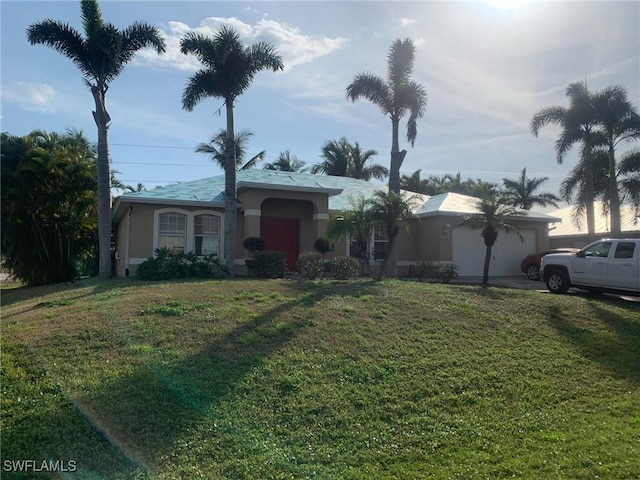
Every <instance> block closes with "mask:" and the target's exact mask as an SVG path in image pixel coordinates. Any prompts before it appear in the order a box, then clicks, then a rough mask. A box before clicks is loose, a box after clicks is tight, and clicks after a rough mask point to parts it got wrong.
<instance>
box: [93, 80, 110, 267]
mask: <svg viewBox="0 0 640 480" xmlns="http://www.w3.org/2000/svg"><path fill="white" fill-rule="evenodd" d="M91 93H92V94H93V99H94V101H95V104H96V110H95V112H93V119H94V120H95V122H96V125H97V127H98V174H97V184H98V258H99V264H98V265H99V266H98V275H99V276H100V277H101V278H109V277H110V276H111V175H110V171H109V170H110V168H109V141H108V130H109V121H110V120H111V118H110V117H109V114H108V113H107V110H106V99H105V94H104V91H101V90H100V89H99V88H97V87H95V86H92V87H91Z"/></svg>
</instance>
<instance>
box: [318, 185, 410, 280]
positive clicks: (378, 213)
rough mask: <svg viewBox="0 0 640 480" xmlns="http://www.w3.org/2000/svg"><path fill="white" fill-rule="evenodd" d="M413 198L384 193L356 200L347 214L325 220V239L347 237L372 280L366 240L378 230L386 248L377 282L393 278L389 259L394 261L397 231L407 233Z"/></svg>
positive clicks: (393, 264)
mask: <svg viewBox="0 0 640 480" xmlns="http://www.w3.org/2000/svg"><path fill="white" fill-rule="evenodd" d="M414 198H415V197H410V198H404V197H403V196H402V195H397V194H395V193H393V192H384V191H378V192H376V193H375V194H374V196H373V198H371V199H369V200H365V199H364V197H360V198H359V199H357V200H355V201H352V202H351V206H352V209H351V210H348V211H343V212H341V213H339V214H337V215H332V216H330V217H329V225H328V227H327V237H328V238H329V239H330V240H333V241H336V240H339V239H341V238H344V237H345V235H347V234H349V235H350V237H351V240H352V242H353V243H354V244H355V246H356V248H357V251H358V252H359V254H360V255H357V257H356V258H361V259H362V260H363V261H364V264H365V266H366V267H367V270H369V273H371V276H372V277H375V275H374V273H373V269H372V268H371V253H370V250H371V249H370V248H369V240H370V238H371V235H372V233H373V229H374V227H375V226H379V227H381V228H382V229H383V231H384V232H385V233H386V235H387V238H388V239H389V248H388V249H387V252H386V255H385V258H384V260H383V263H382V270H381V273H380V276H379V278H382V277H384V276H396V274H397V273H396V263H395V262H393V261H390V259H392V258H395V256H394V253H395V249H396V248H397V237H398V234H399V233H400V229H401V228H403V229H405V230H406V231H408V230H409V222H408V220H409V219H410V218H413V217H415V215H414V214H413V212H412V203H413V201H414Z"/></svg>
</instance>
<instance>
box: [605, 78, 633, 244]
mask: <svg viewBox="0 0 640 480" xmlns="http://www.w3.org/2000/svg"><path fill="white" fill-rule="evenodd" d="M594 105H595V110H596V114H597V116H598V123H599V126H600V131H599V132H598V133H599V138H598V139H597V140H596V141H597V142H599V143H602V144H603V145H604V146H605V147H606V148H607V150H608V160H609V174H608V178H609V210H610V212H611V235H612V236H614V237H619V236H620V233H621V224H620V198H619V193H618V179H617V166H616V153H615V150H616V147H617V146H618V145H619V144H620V143H621V142H624V141H632V140H637V139H638V138H640V115H638V113H637V112H636V111H635V108H634V107H633V105H632V104H631V102H630V101H629V98H628V95H627V90H626V89H625V88H624V87H622V86H620V85H615V86H610V87H607V88H605V89H604V90H602V91H600V92H597V93H596V95H595V98H594Z"/></svg>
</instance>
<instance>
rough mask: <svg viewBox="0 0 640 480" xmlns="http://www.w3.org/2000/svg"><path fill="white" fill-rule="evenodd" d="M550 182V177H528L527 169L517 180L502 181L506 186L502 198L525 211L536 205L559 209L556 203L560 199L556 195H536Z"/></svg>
mask: <svg viewBox="0 0 640 480" xmlns="http://www.w3.org/2000/svg"><path fill="white" fill-rule="evenodd" d="M548 180H549V177H533V178H529V177H527V169H526V167H525V168H523V169H522V173H521V174H520V177H519V178H518V179H517V180H512V179H510V178H503V179H502V184H503V186H504V188H503V192H502V196H503V197H504V198H505V199H506V201H507V202H508V203H509V204H510V205H512V206H514V207H519V208H522V209H523V210H531V208H532V207H533V206H534V205H540V206H542V207H546V206H547V205H553V206H554V207H556V208H558V204H557V203H556V202H559V201H560V199H559V198H558V197H557V196H556V195H554V194H553V193H548V192H544V193H536V191H537V190H538V189H539V188H540V186H541V185H542V184H543V183H545V182H547V181H548Z"/></svg>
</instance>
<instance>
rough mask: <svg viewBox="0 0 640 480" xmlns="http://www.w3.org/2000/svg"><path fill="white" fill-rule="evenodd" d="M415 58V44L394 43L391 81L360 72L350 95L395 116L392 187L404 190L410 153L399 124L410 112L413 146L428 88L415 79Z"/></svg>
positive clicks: (389, 70)
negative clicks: (403, 147)
mask: <svg viewBox="0 0 640 480" xmlns="http://www.w3.org/2000/svg"><path fill="white" fill-rule="evenodd" d="M414 61H415V46H414V45H413V41H411V40H410V39H408V38H406V39H404V40H400V39H397V40H395V41H394V42H393V43H392V44H391V48H390V49H389V54H388V56H387V81H386V82H385V81H384V80H383V79H382V78H380V77H377V76H375V75H372V74H370V73H359V74H357V75H356V77H355V78H354V80H353V82H351V84H350V85H348V86H347V98H348V99H349V100H351V101H353V102H355V101H356V100H358V99H359V98H360V97H364V98H365V99H367V100H369V101H370V102H371V103H373V104H374V105H377V106H378V107H380V109H381V110H382V112H383V113H384V114H385V115H388V116H389V118H390V119H391V168H390V169H389V191H391V192H394V193H396V194H399V193H400V167H401V166H402V162H403V161H404V157H405V155H406V154H407V152H406V150H403V151H402V152H401V151H400V144H399V138H398V134H399V131H398V130H399V124H400V120H401V119H402V118H403V117H404V116H405V115H406V114H409V119H408V121H407V141H408V142H410V143H411V146H412V147H413V146H414V144H415V141H416V136H417V134H418V129H417V121H418V119H420V118H422V117H423V116H424V113H425V110H426V107H427V92H426V90H425V89H424V87H423V86H422V85H420V84H419V83H417V82H414V81H412V80H411V75H412V73H413V66H414Z"/></svg>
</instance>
